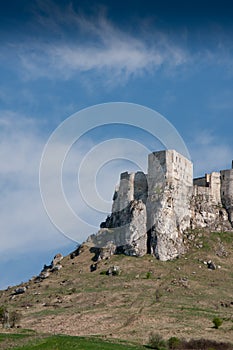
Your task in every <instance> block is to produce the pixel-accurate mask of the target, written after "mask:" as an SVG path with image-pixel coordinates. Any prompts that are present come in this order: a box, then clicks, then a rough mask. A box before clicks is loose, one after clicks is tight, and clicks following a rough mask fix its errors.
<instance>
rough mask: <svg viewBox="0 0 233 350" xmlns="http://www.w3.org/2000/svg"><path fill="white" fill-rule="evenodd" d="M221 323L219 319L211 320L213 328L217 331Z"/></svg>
mask: <svg viewBox="0 0 233 350" xmlns="http://www.w3.org/2000/svg"><path fill="white" fill-rule="evenodd" d="M222 323H223V320H222V319H221V318H219V317H215V318H214V319H213V324H214V328H216V329H218V328H219V327H220V326H221V325H222Z"/></svg>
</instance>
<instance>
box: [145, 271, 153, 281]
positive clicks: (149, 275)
mask: <svg viewBox="0 0 233 350" xmlns="http://www.w3.org/2000/svg"><path fill="white" fill-rule="evenodd" d="M151 276H152V273H151V272H150V271H148V272H147V273H146V279H147V280H148V279H150V278H151Z"/></svg>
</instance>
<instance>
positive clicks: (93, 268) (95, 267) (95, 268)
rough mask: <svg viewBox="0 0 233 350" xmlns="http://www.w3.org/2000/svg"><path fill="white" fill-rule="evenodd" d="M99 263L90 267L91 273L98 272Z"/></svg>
mask: <svg viewBox="0 0 233 350" xmlns="http://www.w3.org/2000/svg"><path fill="white" fill-rule="evenodd" d="M97 267H98V266H97V263H95V264H92V265H91V266H90V271H91V272H94V271H96V270H97Z"/></svg>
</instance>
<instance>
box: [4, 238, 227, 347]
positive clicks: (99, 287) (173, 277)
mask: <svg viewBox="0 0 233 350" xmlns="http://www.w3.org/2000/svg"><path fill="white" fill-rule="evenodd" d="M196 235H197V237H198V235H199V236H201V234H200V232H196ZM198 240H199V241H201V242H202V243H203V248H201V249H198V248H195V245H197V243H198ZM220 240H221V242H222V243H221V244H223V245H224V247H225V250H226V251H227V252H228V254H227V256H218V255H217V254H216V252H218V246H219V244H220V243H219V242H220ZM232 247H233V246H232V233H228V234H227V235H224V234H222V233H218V234H217V233H214V234H208V233H205V234H204V233H203V234H202V237H198V238H197V239H196V240H195V241H194V242H192V243H191V249H190V251H189V253H187V254H186V256H183V257H182V258H180V259H177V260H175V261H171V262H161V261H158V260H156V259H154V258H152V257H151V256H145V257H142V258H135V257H126V256H121V255H119V256H113V257H112V258H111V259H110V260H106V261H101V262H100V263H99V264H98V269H97V270H96V271H94V272H90V265H91V264H92V263H93V261H92V258H93V254H91V253H90V251H89V248H88V247H86V248H85V249H83V252H82V253H81V254H80V255H79V256H77V257H75V258H74V259H70V257H69V256H67V257H66V258H64V260H63V261H62V265H63V268H62V269H61V270H60V271H58V272H55V273H53V274H52V275H51V276H50V277H49V278H48V279H46V280H44V281H43V282H41V283H35V282H34V281H31V282H29V283H27V284H26V285H28V286H29V289H28V290H27V292H26V293H25V294H22V295H17V296H15V297H14V298H13V299H12V297H11V294H12V291H13V290H8V291H3V292H0V305H8V306H9V308H10V309H11V310H13V309H16V310H18V311H20V312H21V313H22V315H23V318H22V321H21V325H22V327H23V328H30V329H34V330H37V331H39V332H46V333H48V332H49V333H52V334H58V333H63V334H69V335H94V334H95V335H102V336H106V337H109V338H112V337H114V338H120V339H127V340H133V341H137V342H139V343H141V344H142V343H144V344H145V343H147V341H148V337H149V334H150V333H151V332H154V331H156V333H159V334H161V336H162V337H164V338H165V339H168V338H170V337H172V336H176V337H179V338H185V339H190V338H194V339H195V338H196V339H198V338H206V339H212V340H215V341H219V340H221V341H226V342H227V341H230V342H233V294H232V291H233V271H232V265H233V254H232ZM204 260H205V261H207V260H212V261H214V262H215V264H216V265H220V266H221V268H218V269H216V270H213V271H212V270H209V269H208V268H207V266H206V265H205V264H204V263H203V261H204ZM112 265H118V266H120V268H121V270H122V274H121V275H120V276H106V275H101V274H100V273H101V272H102V271H106V270H107V269H108V267H110V266H112ZM149 271H150V275H149V278H148V274H147V273H148V272H149ZM215 316H219V317H221V318H222V319H223V320H224V322H223V325H222V326H221V327H220V329H218V330H216V329H214V328H213V323H212V320H213V318H214V317H215Z"/></svg>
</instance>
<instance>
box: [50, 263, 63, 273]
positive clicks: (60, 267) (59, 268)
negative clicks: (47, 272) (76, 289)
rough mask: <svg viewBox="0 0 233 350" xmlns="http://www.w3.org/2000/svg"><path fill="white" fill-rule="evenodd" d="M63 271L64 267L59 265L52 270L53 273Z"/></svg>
mask: <svg viewBox="0 0 233 350" xmlns="http://www.w3.org/2000/svg"><path fill="white" fill-rule="evenodd" d="M61 269H62V265H61V264H58V265H55V266H53V268H52V269H51V272H55V271H59V270H61Z"/></svg>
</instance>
